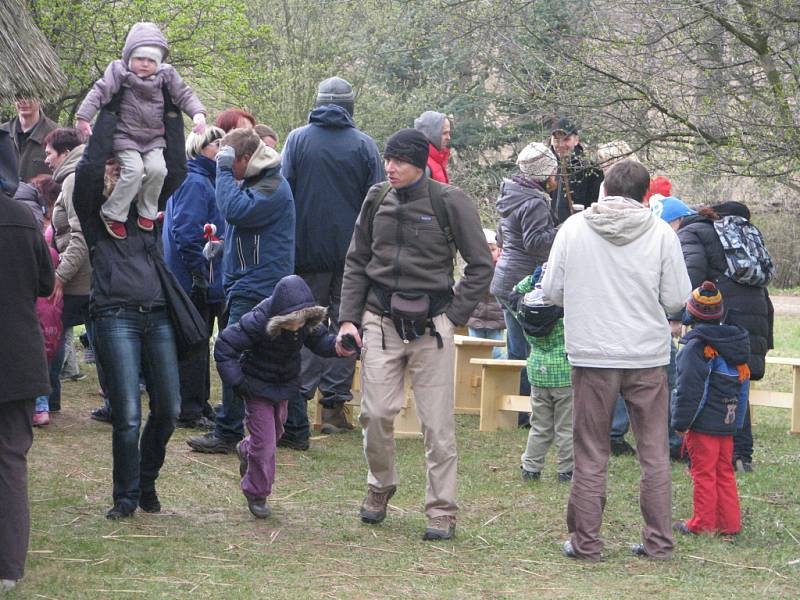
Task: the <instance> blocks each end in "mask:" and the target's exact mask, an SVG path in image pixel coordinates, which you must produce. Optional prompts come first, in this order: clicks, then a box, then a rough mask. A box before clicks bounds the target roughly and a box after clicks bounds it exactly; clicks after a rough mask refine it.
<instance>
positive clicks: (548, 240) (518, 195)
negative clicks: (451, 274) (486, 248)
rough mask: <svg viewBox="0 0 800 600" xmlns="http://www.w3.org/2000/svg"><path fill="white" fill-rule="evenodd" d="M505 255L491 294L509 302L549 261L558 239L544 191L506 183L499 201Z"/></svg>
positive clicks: (513, 182) (498, 267)
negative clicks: (529, 277)
mask: <svg viewBox="0 0 800 600" xmlns="http://www.w3.org/2000/svg"><path fill="white" fill-rule="evenodd" d="M496 206H497V211H498V212H499V213H500V217H501V220H500V229H501V231H502V236H503V253H502V254H501V255H500V260H499V261H498V262H497V266H496V267H495V270H494V277H493V278H492V285H491V288H490V290H491V292H492V294H494V295H495V296H497V297H499V298H504V299H505V298H508V296H509V295H510V294H511V291H512V290H513V289H514V286H515V285H517V284H518V283H519V282H520V281H522V280H523V279H524V278H525V277H527V276H528V275H530V274H531V273H533V271H534V269H535V268H536V267H537V266H538V265H541V264H542V263H543V262H545V261H546V260H547V254H548V253H549V252H550V246H551V245H552V243H553V240H554V239H555V237H556V224H555V219H554V218H553V213H552V212H551V210H550V197H549V196H548V195H547V193H546V192H545V191H544V189H542V188H541V187H538V186H537V187H530V186H528V185H523V184H520V183H517V182H516V181H512V180H511V179H504V180H503V183H502V184H501V186H500V196H499V197H498V198H497V204H496Z"/></svg>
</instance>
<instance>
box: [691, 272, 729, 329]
mask: <svg viewBox="0 0 800 600" xmlns="http://www.w3.org/2000/svg"><path fill="white" fill-rule="evenodd" d="M686 312H688V313H689V314H690V315H691V316H692V317H693V318H695V319H696V320H698V321H719V320H720V319H721V318H722V315H724V314H725V305H724V303H723V302H722V293H721V292H720V291H719V290H718V289H717V286H715V285H714V283H713V282H711V281H704V282H703V283H702V285H701V286H700V287H698V288H697V289H696V290H693V291H692V295H691V296H689V300H688V301H687V302H686Z"/></svg>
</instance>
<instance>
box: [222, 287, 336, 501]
mask: <svg viewBox="0 0 800 600" xmlns="http://www.w3.org/2000/svg"><path fill="white" fill-rule="evenodd" d="M324 316H325V309H324V308H322V307H319V306H316V302H315V301H314V296H313V295H312V294H311V290H310V289H309V288H308V286H307V285H306V283H305V281H303V279H302V278H300V277H298V276H296V275H289V276H287V277H284V278H283V279H281V280H280V281H279V282H278V284H277V285H276V286H275V291H274V292H273V294H272V296H270V297H269V298H267V299H266V300H263V301H261V302H260V303H259V304H258V305H257V306H256V307H255V308H254V309H253V310H251V311H250V312H249V313H247V314H245V315H244V316H243V317H242V318H241V319H240V320H239V322H238V323H236V324H234V325H230V326H229V327H227V328H225V330H224V331H222V332H221V333H220V334H219V337H218V338H217V343H216V345H215V346H214V359H215V360H216V362H217V371H219V375H220V377H221V378H222V381H223V382H224V383H225V384H227V385H230V386H231V387H233V388H234V390H235V391H236V393H238V394H240V395H241V396H242V397H243V398H244V401H245V407H246V418H245V424H246V425H247V429H248V431H249V432H250V435H249V436H248V437H247V438H245V440H244V441H243V442H242V444H241V446H240V451H241V452H242V454H243V456H246V457H247V473H246V474H245V476H244V478H243V479H242V491H243V492H244V495H245V496H246V497H247V498H250V499H261V498H266V497H267V496H268V495H269V494H270V492H271V491H272V482H273V481H274V478H275V445H276V443H277V441H278V439H280V436H281V435H282V434H283V422H284V421H285V420H286V404H287V402H288V400H289V398H291V397H292V396H296V395H297V394H299V393H300V350H301V349H302V348H303V346H306V347H308V348H309V349H310V350H311V351H312V352H314V353H315V354H318V355H319V356H323V357H333V356H336V336H334V335H332V334H329V333H328V329H327V327H326V326H325V325H324V324H322V323H321V322H320V321H321V320H322V319H323V318H324ZM299 318H303V319H305V320H306V325H305V326H304V327H302V328H301V329H299V330H297V331H289V330H285V329H282V327H283V326H285V325H287V324H288V323H290V322H291V321H295V320H297V319H299Z"/></svg>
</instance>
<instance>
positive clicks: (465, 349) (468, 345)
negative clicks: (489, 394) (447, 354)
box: [453, 335, 506, 415]
mask: <svg viewBox="0 0 800 600" xmlns="http://www.w3.org/2000/svg"><path fill="white" fill-rule="evenodd" d="M454 344H455V355H456V358H455V370H454V372H453V392H454V396H455V402H454V404H455V409H454V410H455V413H456V414H457V415H479V414H480V413H481V367H480V365H476V364H472V363H471V361H472V359H473V358H492V351H493V350H494V349H495V348H499V347H502V346H505V345H506V344H505V342H504V341H502V340H487V339H484V338H477V337H469V336H466V335H456V336H455V337H454Z"/></svg>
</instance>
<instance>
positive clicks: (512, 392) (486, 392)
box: [471, 356, 800, 434]
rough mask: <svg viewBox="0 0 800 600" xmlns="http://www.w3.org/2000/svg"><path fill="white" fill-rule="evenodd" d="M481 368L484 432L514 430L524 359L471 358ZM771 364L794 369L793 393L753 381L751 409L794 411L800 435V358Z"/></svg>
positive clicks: (522, 400) (523, 403)
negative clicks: (763, 385)
mask: <svg viewBox="0 0 800 600" xmlns="http://www.w3.org/2000/svg"><path fill="white" fill-rule="evenodd" d="M471 363H472V364H473V365H476V366H480V367H481V411H480V415H481V420H480V430H481V431H496V430H498V429H513V428H514V427H516V426H517V415H516V414H515V413H516V412H525V411H528V410H530V399H529V398H528V397H527V396H520V395H519V375H518V373H519V369H520V367H523V366H525V361H524V360H492V359H479V358H478V359H475V358H474V359H472V360H471ZM767 364H768V365H784V366H790V367H792V392H791V393H790V392H775V391H772V390H766V389H759V387H758V382H753V387H752V388H751V390H750V406H751V407H752V406H771V407H777V408H788V409H790V410H791V427H790V429H789V432H790V433H795V434H800V358H781V357H777V356H767Z"/></svg>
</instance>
